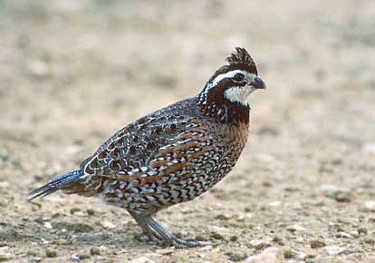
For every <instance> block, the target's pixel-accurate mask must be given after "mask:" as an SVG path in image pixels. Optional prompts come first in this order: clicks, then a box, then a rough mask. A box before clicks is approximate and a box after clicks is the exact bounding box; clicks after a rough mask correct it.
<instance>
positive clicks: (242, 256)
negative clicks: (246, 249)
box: [225, 252, 247, 262]
mask: <svg viewBox="0 0 375 263" xmlns="http://www.w3.org/2000/svg"><path fill="white" fill-rule="evenodd" d="M225 255H226V256H228V257H229V260H231V261H234V262H237V261H241V260H244V259H245V258H246V257H247V255H246V254H240V253H235V252H227V253H225Z"/></svg>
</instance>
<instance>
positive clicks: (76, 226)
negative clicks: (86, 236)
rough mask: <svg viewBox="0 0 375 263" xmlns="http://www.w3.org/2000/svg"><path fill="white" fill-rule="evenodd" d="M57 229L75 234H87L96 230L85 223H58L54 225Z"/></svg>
mask: <svg viewBox="0 0 375 263" xmlns="http://www.w3.org/2000/svg"><path fill="white" fill-rule="evenodd" d="M52 225H53V227H55V228H57V229H60V230H62V229H66V230H67V231H72V232H74V233H87V232H91V231H93V230H94V228H93V227H92V226H91V225H88V224H85V223H70V222H57V223H53V224H52Z"/></svg>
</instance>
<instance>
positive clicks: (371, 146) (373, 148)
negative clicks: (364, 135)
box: [362, 143, 375, 153]
mask: <svg viewBox="0 0 375 263" xmlns="http://www.w3.org/2000/svg"><path fill="white" fill-rule="evenodd" d="M362 149H363V150H364V151H365V152H369V153H375V143H365V144H364V145H363V146H362Z"/></svg>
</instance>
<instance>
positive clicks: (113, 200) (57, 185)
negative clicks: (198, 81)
mask: <svg viewBox="0 0 375 263" xmlns="http://www.w3.org/2000/svg"><path fill="white" fill-rule="evenodd" d="M236 51H237V53H234V54H232V56H231V57H229V58H228V61H229V63H230V64H229V65H225V66H223V67H221V68H220V69H219V70H217V71H216V72H215V74H214V76H213V77H212V78H211V79H210V80H209V81H208V83H207V84H206V86H205V88H204V89H203V91H202V92H201V93H200V94H198V95H197V96H195V97H193V98H189V99H186V100H182V101H179V102H177V103H175V104H172V105H170V106H168V107H165V108H163V109H160V110H158V111H156V112H154V113H151V114H149V115H147V116H145V117H142V118H140V119H138V120H136V121H135V122H133V123H131V124H129V125H128V126H126V127H124V128H123V129H121V130H120V131H118V132H117V133H116V134H115V135H113V136H112V137H111V138H110V139H109V140H107V141H106V142H105V143H104V144H103V145H102V146H101V147H100V148H99V149H98V150H97V151H96V152H95V153H94V154H93V155H92V156H91V157H89V158H88V159H86V160H85V161H84V162H83V163H82V164H81V166H80V169H79V170H77V171H74V172H72V173H68V174H65V175H60V176H58V177H56V178H54V179H52V180H51V181H50V182H49V183H47V184H46V185H45V186H43V187H41V188H39V189H37V190H34V191H33V192H31V199H32V198H35V197H38V196H41V195H47V194H49V193H51V192H54V191H56V190H59V189H62V190H64V191H65V192H67V193H76V194H79V195H84V196H98V197H100V198H101V199H102V200H103V201H104V202H106V203H109V204H112V205H116V206H119V207H122V208H125V209H126V210H127V211H128V212H129V213H130V214H131V215H132V216H133V217H134V218H135V219H136V221H137V222H138V224H139V225H140V226H141V228H142V229H143V231H144V233H145V234H146V235H148V236H149V237H150V238H152V239H155V240H160V241H163V242H164V243H165V244H168V245H175V246H177V247H189V246H197V245H201V243H200V242H197V241H193V240H189V241H186V240H181V239H178V238H176V237H174V236H173V235H172V234H171V233H170V232H168V231H166V230H164V229H163V228H162V227H161V226H160V225H159V224H158V223H157V222H156V221H155V220H154V219H153V218H152V217H151V216H152V215H154V214H155V213H156V212H157V211H159V210H160V209H163V208H166V207H168V206H171V205H173V204H177V203H181V202H185V201H189V200H192V199H194V198H196V197H198V196H199V195H201V194H202V193H204V192H205V191H207V190H208V189H210V188H211V187H212V186H213V185H214V184H216V183H217V182H219V181H220V180H221V179H222V178H223V177H224V176H225V175H226V174H228V173H229V171H230V170H231V169H232V168H233V166H234V165H235V163H236V161H237V159H238V157H239V156H240V154H241V152H242V150H243V148H244V146H245V143H246V141H247V137H248V130H249V111H250V107H249V106H248V105H246V104H243V103H242V102H241V103H242V104H241V103H240V102H236V101H230V100H228V98H226V97H225V94H224V92H225V90H227V89H228V88H231V87H238V88H242V87H243V88H245V87H247V86H249V85H250V86H252V85H253V83H255V82H254V79H255V78H257V80H256V81H258V82H259V80H258V77H257V76H256V75H257V71H256V67H255V63H254V62H253V60H252V59H251V57H250V56H249V55H248V53H247V52H246V50H244V49H240V48H237V50H236ZM239 70H241V71H240V72H244V73H241V74H244V75H246V80H247V79H248V78H251V81H248V80H247V81H248V82H246V83H245V82H244V81H242V82H237V81H236V80H235V79H234V77H232V76H231V72H232V71H239ZM234 73H236V72H234ZM234 73H233V74H234ZM218 76H219V77H218ZM227 76H228V78H226V77H227ZM243 77H245V76H243ZM236 78H238V75H236ZM215 79H216V80H217V83H216V82H215ZM261 84H262V85H263V86H262V85H261V87H260V86H259V83H258V87H257V88H264V83H263V82H262V83H261ZM254 85H256V84H254ZM229 94H231V93H229ZM249 94H250V93H249Z"/></svg>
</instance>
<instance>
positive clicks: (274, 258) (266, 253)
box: [245, 247, 284, 263]
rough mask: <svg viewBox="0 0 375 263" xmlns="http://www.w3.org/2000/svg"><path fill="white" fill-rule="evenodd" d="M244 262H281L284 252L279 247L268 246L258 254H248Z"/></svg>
mask: <svg viewBox="0 0 375 263" xmlns="http://www.w3.org/2000/svg"><path fill="white" fill-rule="evenodd" d="M245 262H246V263H283V262H284V252H283V250H282V249H281V248H278V247H270V248H267V249H265V250H263V251H262V253H260V254H259V255H255V256H250V257H248V258H247V259H246V260H245Z"/></svg>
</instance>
